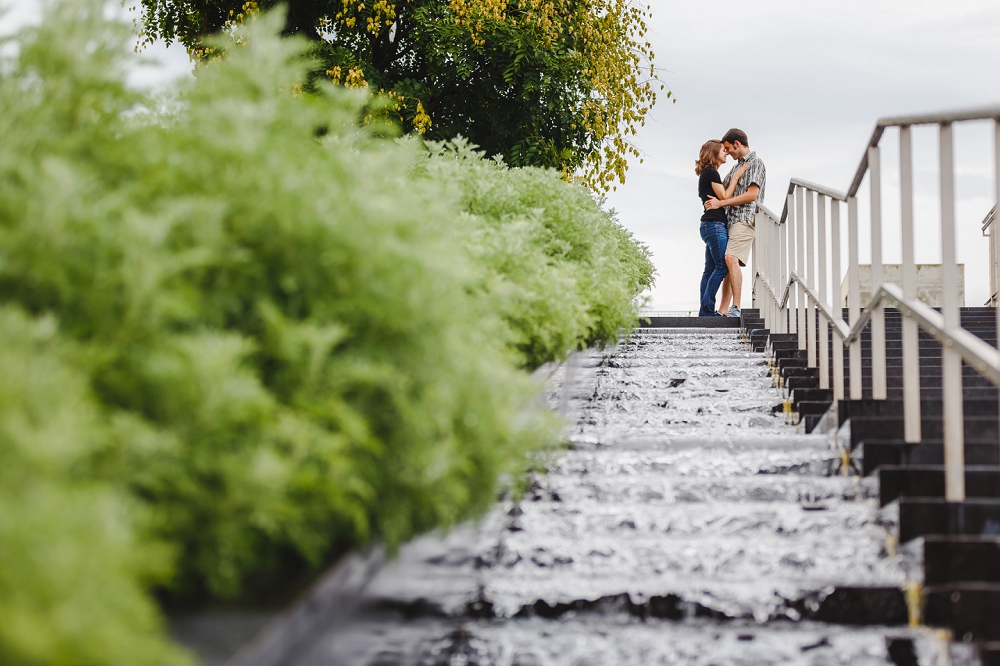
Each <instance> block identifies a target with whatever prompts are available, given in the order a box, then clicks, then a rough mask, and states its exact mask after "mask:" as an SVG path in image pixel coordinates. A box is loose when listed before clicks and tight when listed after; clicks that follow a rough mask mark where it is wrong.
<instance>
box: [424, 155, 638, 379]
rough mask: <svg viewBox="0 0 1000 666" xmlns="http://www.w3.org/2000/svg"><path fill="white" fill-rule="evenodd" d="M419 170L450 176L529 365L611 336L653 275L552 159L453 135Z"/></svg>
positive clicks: (630, 316) (634, 312) (622, 328)
mask: <svg viewBox="0 0 1000 666" xmlns="http://www.w3.org/2000/svg"><path fill="white" fill-rule="evenodd" d="M430 149H431V158H430V159H429V160H428V164H427V166H426V167H425V168H426V173H427V174H428V175H429V176H430V177H431V178H433V179H434V180H435V181H437V182H440V183H442V184H450V185H452V186H453V189H454V190H455V191H456V197H457V200H458V203H459V205H460V206H461V208H462V210H463V211H464V212H465V219H464V225H465V233H466V234H467V236H466V237H467V241H466V243H467V245H468V247H469V248H470V249H471V251H472V252H473V255H474V256H475V257H476V259H477V262H478V263H480V264H481V265H483V266H485V267H486V268H487V269H488V276H489V277H488V285H487V286H486V287H485V289H486V291H488V292H489V298H490V300H492V301H493V302H494V303H495V308H496V311H497V312H498V314H499V315H500V316H502V317H503V318H504V320H505V321H506V322H507V323H508V325H509V326H510V328H511V330H512V332H513V338H512V340H511V344H512V345H513V346H514V347H515V348H516V349H517V350H518V352H519V353H520V354H521V356H522V364H523V365H524V366H525V367H527V368H535V367H537V366H539V365H541V364H543V363H546V362H549V361H556V360H561V359H563V358H565V357H566V353H567V351H569V350H572V349H578V348H586V347H589V346H593V345H606V344H609V343H613V342H616V341H617V340H618V339H619V338H620V337H621V335H622V334H623V333H627V332H629V331H630V330H631V328H632V327H633V326H635V324H636V322H637V321H638V307H639V303H638V301H637V298H636V297H637V296H638V294H639V293H640V292H642V291H643V290H644V289H646V288H647V287H649V286H651V284H652V281H653V265H652V262H651V261H650V252H649V250H648V248H646V246H645V245H643V244H641V243H639V242H637V241H636V240H635V239H633V238H632V235H631V233H630V232H629V231H628V230H626V229H625V228H624V227H622V226H621V225H620V224H619V223H618V222H617V221H616V220H615V218H614V214H613V213H608V212H606V211H604V210H602V209H601V208H600V205H599V204H598V202H597V201H595V200H594V198H593V196H592V195H591V194H590V193H589V192H588V191H587V190H586V189H584V188H583V187H581V186H571V185H568V184H567V183H566V182H564V181H563V180H562V178H561V177H560V175H559V173H558V172H556V171H554V170H552V169H539V168H533V167H526V168H520V169H510V168H508V167H506V166H505V165H504V164H503V163H502V161H500V160H484V159H482V157H483V155H482V153H480V152H478V151H476V150H474V148H473V147H471V146H470V145H469V144H468V143H467V142H465V141H464V140H462V139H458V140H455V141H452V142H449V143H444V144H441V143H431V144H430Z"/></svg>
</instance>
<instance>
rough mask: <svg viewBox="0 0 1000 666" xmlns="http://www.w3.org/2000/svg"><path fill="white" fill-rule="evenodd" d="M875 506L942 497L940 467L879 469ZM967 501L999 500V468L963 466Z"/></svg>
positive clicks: (942, 481)
mask: <svg viewBox="0 0 1000 666" xmlns="http://www.w3.org/2000/svg"><path fill="white" fill-rule="evenodd" d="M878 487H879V503H880V504H881V505H883V506H885V505H886V504H888V503H889V502H892V501H895V500H897V499H899V498H900V497H944V487H945V484H944V465H883V466H881V467H880V468H879V470H878ZM965 494H966V495H967V496H968V497H1000V467H991V466H988V465H966V467H965Z"/></svg>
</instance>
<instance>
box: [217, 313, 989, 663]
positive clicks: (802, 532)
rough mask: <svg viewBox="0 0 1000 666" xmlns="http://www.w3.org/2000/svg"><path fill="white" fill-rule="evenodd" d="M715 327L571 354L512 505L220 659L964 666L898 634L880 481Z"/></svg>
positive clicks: (915, 565)
mask: <svg viewBox="0 0 1000 666" xmlns="http://www.w3.org/2000/svg"><path fill="white" fill-rule="evenodd" d="M754 314H755V313H753V312H751V311H749V310H748V311H746V312H745V315H744V319H743V322H742V323H743V324H744V326H745V327H748V326H751V325H752V324H753V321H754V320H753V316H754ZM732 322H733V323H732V324H725V323H719V322H718V321H717V322H715V323H714V324H713V325H714V326H715V328H704V327H697V326H694V327H691V326H690V324H697V323H699V322H698V320H697V319H688V320H687V321H686V322H684V323H686V324H688V325H689V326H687V327H683V328H681V327H675V328H652V327H649V328H643V329H640V330H639V331H638V332H636V333H635V334H634V335H632V336H631V337H630V338H629V339H628V340H625V341H623V342H622V343H621V344H620V345H618V346H617V347H616V348H614V349H611V350H608V351H607V352H605V353H601V352H588V353H583V354H578V355H576V356H574V357H573V359H572V360H571V362H570V363H567V364H565V365H564V366H563V367H562V368H561V369H560V370H559V371H558V372H557V373H556V374H555V375H554V377H553V380H552V383H551V390H550V399H551V403H552V404H553V406H557V405H563V406H564V407H565V409H566V412H567V415H568V417H569V421H570V423H571V424H572V427H571V428H570V430H569V432H568V440H569V445H568V446H567V447H566V448H564V449H561V450H558V451H553V452H551V453H550V454H547V455H545V456H542V457H541V458H539V459H538V461H537V466H538V467H539V471H538V472H537V473H534V474H532V475H531V477H530V479H529V484H528V485H527V486H526V487H525V488H524V489H523V494H521V495H520V497H518V498H514V497H507V498H505V499H504V500H503V501H501V502H500V503H499V504H498V505H497V506H496V507H495V509H494V510H493V511H491V512H490V514H489V515H488V516H487V517H486V518H485V519H484V520H483V521H482V522H481V523H479V524H477V525H463V526H460V527H459V528H457V529H455V530H453V531H452V532H451V533H449V534H447V535H442V534H436V535H429V536H426V537H423V538H421V539H418V540H417V541H415V542H413V543H411V544H409V545H408V546H406V547H404V548H403V550H402V552H401V553H400V555H399V557H398V558H397V559H395V560H392V561H390V562H389V563H387V564H386V565H385V566H384V567H383V568H382V569H381V570H380V571H379V572H378V573H377V575H375V576H374V578H373V579H372V580H371V582H370V583H368V584H367V585H364V586H359V587H358V589H359V590H360V591H359V592H358V593H357V595H355V596H354V597H351V598H349V599H348V598H346V597H345V598H344V600H343V602H342V603H341V608H340V609H339V612H338V613H336V614H335V616H336V618H337V620H336V622H327V623H325V624H324V623H322V622H320V623H316V622H314V623H313V625H312V629H310V630H309V631H304V630H299V631H297V632H293V633H294V636H295V638H294V641H286V642H285V644H284V645H283V647H282V648H281V649H280V650H278V652H275V651H274V649H273V648H274V645H275V644H276V643H275V642H274V641H272V645H271V648H272V649H271V651H270V652H268V651H267V650H258V651H257V652H256V653H255V652H253V651H252V650H251V651H249V652H248V651H245V652H244V654H243V655H242V657H241V659H240V660H238V661H237V662H235V663H240V664H244V665H249V664H254V665H255V666H257V665H262V664H265V663H267V664H272V663H273V664H277V663H281V664H296V665H303V666H304V665H310V666H312V665H317V666H318V665H320V664H324V665H326V664H371V665H374V664H414V665H416V664H442V665H452V664H463V665H469V664H511V665H515V664H518V665H522V666H526V665H528V664H551V665H553V666H557V665H558V666H561V665H566V666H570V665H574V666H575V665H578V664H602V665H603V664H609V665H610V664H643V665H645V664H661V663H663V664H692V665H694V664H705V665H708V664H917V663H920V664H925V665H927V664H942V665H943V664H946V663H955V664H959V663H968V664H974V663H978V662H977V660H976V658H975V655H974V654H973V652H971V651H970V650H969V649H967V646H964V645H962V644H958V645H951V643H950V642H949V641H947V640H942V637H941V636H940V635H939V634H938V633H935V632H932V631H928V630H926V629H922V628H920V627H913V626H911V625H912V624H914V623H915V621H916V620H917V619H918V617H917V616H918V614H919V604H918V603H915V602H917V601H918V596H917V595H916V594H915V591H916V592H918V591H919V588H917V587H916V586H915V585H916V584H917V583H919V580H920V579H921V578H923V577H924V576H923V572H922V570H921V569H920V566H919V564H920V562H919V560H918V558H916V557H914V556H913V555H910V554H908V553H906V552H904V550H903V549H898V548H896V543H897V539H896V537H895V534H896V530H897V523H898V520H899V519H898V517H897V512H896V511H895V509H894V507H891V506H883V503H882V502H881V501H880V486H879V480H878V479H876V478H875V477H872V476H868V477H862V476H858V475H848V474H845V472H846V471H849V470H846V469H844V468H843V467H842V464H843V462H844V457H843V456H842V453H841V451H840V450H839V449H838V448H837V447H836V446H835V443H834V442H832V440H831V438H830V436H829V435H823V434H806V433H804V432H802V431H801V428H798V427H796V426H794V425H790V424H789V422H788V421H789V419H788V415H786V414H785V413H783V412H781V411H780V410H779V412H778V413H774V410H773V409H772V408H773V406H774V405H775V404H776V403H778V404H780V403H781V402H782V397H783V395H782V392H781V389H779V388H776V387H775V386H774V382H773V377H772V370H771V368H770V367H769V366H768V361H767V358H766V357H765V355H764V353H763V352H760V351H756V352H755V351H752V350H751V349H750V346H749V345H748V344H747V343H746V342H745V341H744V340H745V339H746V338H747V337H748V333H747V331H746V329H745V328H744V329H743V330H741V329H737V328H732V326H737V325H739V323H740V322H738V321H736V320H732ZM656 323H664V322H656ZM667 323H669V322H667ZM760 337H761V336H760V335H759V334H757V335H753V336H752V339H754V340H758V339H759V338H760ZM927 543H931V542H930V541H928V542H927ZM929 548H932V547H929ZM932 549H933V548H932ZM928 552H931V551H928ZM937 553H938V551H936V550H935V551H933V553H931V555H930V556H929V559H928V560H927V561H930V559H935V558H937V559H936V560H935V561H938V560H941V558H942V557H946V556H945V555H938V554H937ZM942 561H943V560H942ZM940 570H941V569H940V567H939V568H937V569H934V571H935V572H939V571H940ZM929 571H930V570H929ZM927 575H928V576H932V575H939V574H938V573H933V574H931V573H928V574H927ZM928 580H930V578H928ZM935 581H936V579H935ZM927 589H931V588H930V587H928V588H927ZM962 589H963V591H964V589H965V588H962ZM318 598H319V596H316V595H314V597H313V599H318ZM949 599H950V597H949ZM306 605H308V604H306ZM929 608H930V607H929ZM278 643H280V641H279V642H278ZM275 654H280V658H274V655H275ZM268 655H270V656H268Z"/></svg>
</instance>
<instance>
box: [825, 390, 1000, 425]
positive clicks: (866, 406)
mask: <svg viewBox="0 0 1000 666" xmlns="http://www.w3.org/2000/svg"><path fill="white" fill-rule="evenodd" d="M943 409H944V401H943V400H942V399H941V396H940V395H938V396H921V398H920V414H921V417H923V416H941V414H942V411H943ZM962 411H963V412H964V414H965V416H997V415H998V414H1000V400H998V398H997V396H996V395H994V396H991V397H986V398H978V397H973V396H970V397H967V398H965V400H964V401H963V402H962ZM837 414H838V417H839V423H840V425H843V424H844V422H845V421H846V420H847V419H848V418H850V417H852V416H899V417H902V416H903V401H902V399H900V398H888V399H886V400H871V399H862V400H850V399H844V400H841V401H839V402H838V403H837Z"/></svg>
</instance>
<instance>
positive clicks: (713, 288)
mask: <svg viewBox="0 0 1000 666" xmlns="http://www.w3.org/2000/svg"><path fill="white" fill-rule="evenodd" d="M730 155H732V156H733V158H734V159H735V160H736V166H735V167H733V169H731V170H730V171H729V173H728V174H726V178H725V179H723V178H722V177H721V176H720V175H719V167H720V166H722V165H723V164H724V163H725V162H726V160H727V159H728V158H729V156H730ZM694 172H695V174H697V175H698V176H699V180H698V196H700V197H701V202H702V204H703V205H704V207H705V213H704V214H703V215H702V216H701V239H702V240H703V241H705V272H704V273H703V274H702V276H701V309H700V310H699V311H698V316H699V317H719V316H726V317H739V316H740V295H741V294H742V293H743V273H742V272H741V271H740V266H746V265H747V261H748V260H749V259H750V248H751V247H752V246H753V238H754V219H755V218H756V215H757V202H758V201H761V202H763V201H764V181H765V180H766V176H765V171H764V162H762V161H761V159H760V158H759V157H757V153H755V152H753V151H751V150H750V143H749V141H747V135H746V133H745V132H743V131H742V130H738V129H731V130H729V131H728V132H726V135H725V136H724V137H722V140H721V141H717V140H715V139H712V140H709V141H706V142H705V145H703V146H702V147H701V153H700V154H699V155H698V161H697V162H696V163H695V168H694ZM720 285H721V286H722V302H721V303H719V307H718V308H716V306H715V294H716V292H718V291H719V286H720ZM730 301H732V307H729V303H730Z"/></svg>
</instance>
